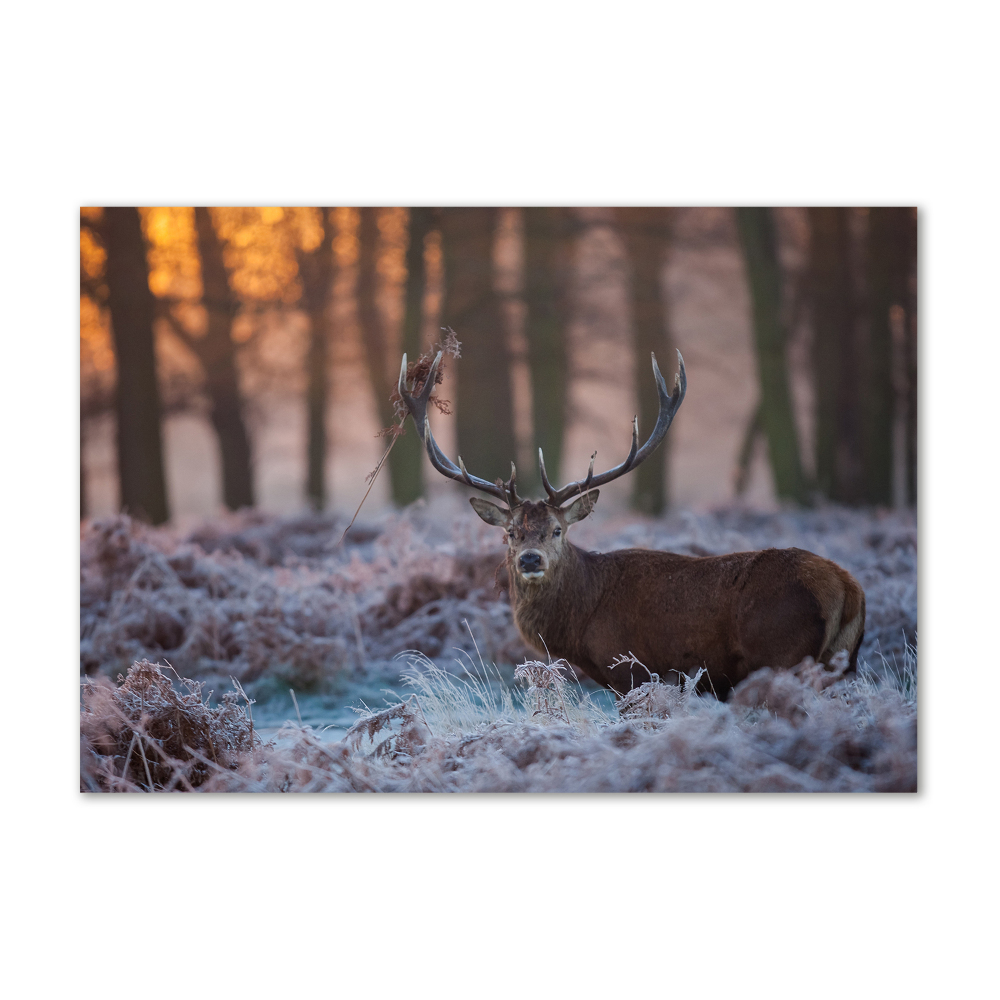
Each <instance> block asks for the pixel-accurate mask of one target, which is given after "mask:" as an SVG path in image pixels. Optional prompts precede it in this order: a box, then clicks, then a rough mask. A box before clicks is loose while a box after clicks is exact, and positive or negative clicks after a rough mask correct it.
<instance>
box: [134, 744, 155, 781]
mask: <svg viewBox="0 0 1000 1000" xmlns="http://www.w3.org/2000/svg"><path fill="white" fill-rule="evenodd" d="M138 735H139V734H138V733H136V736H138ZM139 753H141V754H142V766H143V767H144V768H145V770H146V784H147V786H148V787H149V790H150V791H152V790H153V779H152V778H151V777H150V776H149V763H148V762H147V760H146V751H145V750H144V749H143V747H142V740H141V739H140V740H139Z"/></svg>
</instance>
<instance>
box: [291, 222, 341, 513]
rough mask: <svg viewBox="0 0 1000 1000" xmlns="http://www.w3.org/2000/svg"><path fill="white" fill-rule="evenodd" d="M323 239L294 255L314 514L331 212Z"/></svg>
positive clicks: (320, 462) (322, 468) (322, 454)
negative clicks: (304, 318) (304, 342)
mask: <svg viewBox="0 0 1000 1000" xmlns="http://www.w3.org/2000/svg"><path fill="white" fill-rule="evenodd" d="M320 213H321V214H322V224H323V239H322V241H321V242H320V244H319V246H318V247H316V248H315V249H314V250H313V251H312V252H311V253H306V252H304V251H302V250H298V251H297V256H298V264H299V275H300V276H301V278H302V299H303V301H302V304H303V306H304V308H305V310H306V313H307V314H308V316H309V349H308V352H307V356H306V378H307V386H306V426H307V431H306V438H307V440H306V468H307V472H306V497H307V498H308V500H309V503H310V505H311V506H312V508H313V509H314V510H318V511H321V510H323V508H324V507H325V506H326V408H327V399H328V396H329V393H328V387H327V375H328V373H327V367H328V364H329V360H328V359H329V343H330V315H329V304H330V291H331V288H332V286H333V278H334V270H333V226H332V225H331V224H330V209H329V208H321V209H320Z"/></svg>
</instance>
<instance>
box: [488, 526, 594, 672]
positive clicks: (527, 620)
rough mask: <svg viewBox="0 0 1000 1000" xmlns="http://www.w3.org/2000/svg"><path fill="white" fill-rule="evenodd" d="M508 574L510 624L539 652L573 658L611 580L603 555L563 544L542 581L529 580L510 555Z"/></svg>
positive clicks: (576, 655)
mask: <svg viewBox="0 0 1000 1000" xmlns="http://www.w3.org/2000/svg"><path fill="white" fill-rule="evenodd" d="M507 572H508V574H509V577H510V580H511V598H512V602H511V603H512V604H513V606H514V623H515V624H516V625H517V628H518V631H519V632H520V633H521V636H522V637H523V638H524V640H525V641H526V642H527V643H528V644H529V645H531V646H532V647H533V648H534V649H537V650H538V651H539V652H540V653H544V652H546V651H547V652H548V653H550V654H551V655H552V656H553V657H560V656H562V657H565V658H566V659H568V660H569V661H570V662H575V661H577V660H578V659H579V656H580V649H581V639H582V637H583V634H584V632H585V630H586V627H587V623H588V622H589V621H590V619H591V617H592V616H593V614H594V612H595V611H596V610H597V608H598V606H599V604H600V602H601V599H602V596H603V595H604V593H605V591H606V588H607V586H608V583H609V581H608V580H606V577H607V568H606V567H605V565H604V564H603V561H602V559H601V556H600V555H599V554H598V553H596V552H585V551H584V550H583V549H581V548H578V547H577V546H575V545H572V544H567V545H566V546H565V547H564V549H563V552H562V554H561V555H560V557H559V559H558V560H557V561H556V563H555V565H553V566H551V567H550V569H549V572H548V574H547V575H546V577H545V579H544V580H542V581H541V582H540V583H529V582H528V581H527V580H524V579H522V577H521V574H520V573H519V572H518V570H517V568H516V566H515V565H514V561H513V560H512V559H511V556H510V554H509V553H508V556H507ZM539 636H540V637H539ZM543 640H544V641H543Z"/></svg>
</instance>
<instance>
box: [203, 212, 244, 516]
mask: <svg viewBox="0 0 1000 1000" xmlns="http://www.w3.org/2000/svg"><path fill="white" fill-rule="evenodd" d="M194 216H195V227H196V229H197V232H198V253H199V255H200V257H201V277H202V284H203V285H204V294H203V298H202V303H203V305H204V306H205V309H206V311H207V312H208V332H207V333H206V334H205V336H204V337H199V338H190V339H189V340H188V343H189V344H190V346H191V348H192V350H194V352H195V354H196V355H197V356H198V360H199V361H201V364H202V367H203V368H204V369H205V388H206V391H207V392H208V397H209V400H210V401H211V406H212V412H211V417H212V426H213V427H214V428H215V432H216V434H217V435H218V438H219V450H220V452H221V454H222V495H223V500H224V501H225V504H226V506H227V507H228V508H229V509H230V510H238V509H239V508H240V507H252V506H253V504H254V490H253V472H252V468H251V457H250V440H249V438H248V437H247V432H246V426H245V425H244V423H243V400H242V397H241V394H240V387H239V376H238V373H237V370H236V349H235V347H234V346H233V338H232V322H233V317H234V315H235V313H236V308H237V301H236V298H235V297H234V296H233V293H232V291H231V290H230V288H229V276H228V274H227V273H226V265H225V262H224V261H223V258H222V244H221V243H220V242H219V237H218V235H217V234H216V232H215V227H214V226H213V225H212V217H211V215H210V214H209V211H208V209H207V208H196V209H195V210H194Z"/></svg>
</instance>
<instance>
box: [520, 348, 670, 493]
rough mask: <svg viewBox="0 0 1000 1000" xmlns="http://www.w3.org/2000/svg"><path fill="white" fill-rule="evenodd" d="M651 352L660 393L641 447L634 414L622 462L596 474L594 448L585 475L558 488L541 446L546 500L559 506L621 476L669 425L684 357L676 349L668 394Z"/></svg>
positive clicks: (642, 457) (645, 454) (540, 465)
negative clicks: (652, 424)
mask: <svg viewBox="0 0 1000 1000" xmlns="http://www.w3.org/2000/svg"><path fill="white" fill-rule="evenodd" d="M650 356H651V357H652V359H653V377H654V378H655V379H656V391H657V393H658V394H659V397H660V412H659V414H658V415H657V417H656V426H655V427H654V428H653V432H652V434H650V435H649V438H648V440H647V441H646V443H645V444H644V445H643V446H642V447H641V448H640V447H639V420H638V418H637V417H633V418H632V447H631V448H630V449H629V453H628V457H627V458H626V459H625V461H624V462H622V463H621V465H616V466H615V467H614V468H613V469H608V471H607V472H602V473H600V474H599V475H597V476H595V475H594V459H595V458H596V457H597V452H596V451H595V452H594V454H593V455H591V456H590V470H589V471H588V472H587V477H586V479H578V480H577V481H576V482H573V483H568V484H567V485H566V486H564V487H563V488H562V489H560V490H557V489H553V487H552V484H551V483H550V482H549V477H548V476H547V475H546V474H545V459H544V457H543V456H542V449H541V448H539V449H538V468H539V471H540V472H541V474H542V485H543V486H544V487H545V492H546V493H548V495H549V500H548V502H549V503H550V504H551V505H552V506H553V507H560V506H562V505H563V504H564V503H565V502H566V501H567V500H568V499H569V498H570V497H572V496H576V495H577V494H579V493H585V492H586V491H587V490H589V489H594V488H596V487H598V486H603V485H604V484H605V483H610V482H611V481H612V480H613V479H617V478H618V477H619V476H624V475H625V473H626V472H631V471H632V469H634V468H635V467H636V466H637V465H639V463H640V462H643V461H644V460H645V459H646V458H648V457H649V455H651V454H652V452H653V451H654V450H655V448H656V446H657V445H658V444H659V443H660V442H661V441H662V440H663V438H664V436H665V435H666V433H667V428H668V427H670V424H671V421H673V419H674V414H676V413H677V410H678V409H679V407H680V405H681V403H682V402H683V401H684V394H685V393H686V392H687V373H686V372H685V370H684V358H682V357H681V352H680V351H678V352H677V362H678V366H679V371H678V372H677V374H676V375H675V376H674V391H673V394H670V393H668V392H667V383H666V382H665V381H664V380H663V376H662V375H661V374H660V368H659V366H658V365H657V363H656V355H655V354H652V353H651V354H650Z"/></svg>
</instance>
